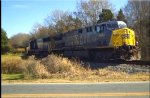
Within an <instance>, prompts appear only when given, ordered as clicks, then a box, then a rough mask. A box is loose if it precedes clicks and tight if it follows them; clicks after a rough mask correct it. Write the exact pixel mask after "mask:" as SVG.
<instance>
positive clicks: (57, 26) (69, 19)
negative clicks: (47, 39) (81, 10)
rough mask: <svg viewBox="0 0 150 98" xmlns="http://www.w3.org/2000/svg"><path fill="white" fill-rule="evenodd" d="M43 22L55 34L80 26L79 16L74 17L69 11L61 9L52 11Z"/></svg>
mask: <svg viewBox="0 0 150 98" xmlns="http://www.w3.org/2000/svg"><path fill="white" fill-rule="evenodd" d="M45 22H46V24H47V26H48V27H49V28H51V29H53V31H54V32H55V33H56V34H58V33H64V32H68V31H69V30H73V29H77V28H79V27H81V21H80V20H79V18H77V17H75V15H74V14H73V13H71V12H67V11H62V10H55V11H53V12H52V15H51V16H48V17H47V18H46V19H45Z"/></svg>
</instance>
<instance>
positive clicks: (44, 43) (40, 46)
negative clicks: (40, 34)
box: [27, 21, 140, 60]
mask: <svg viewBox="0 0 150 98" xmlns="http://www.w3.org/2000/svg"><path fill="white" fill-rule="evenodd" d="M27 52H28V54H49V53H51V52H56V53H61V54H63V55H64V56H68V57H71V56H73V57H81V58H91V59H99V60H101V59H124V60H139V59H140V52H139V48H138V46H137V45H136V40H135V32H134V31H133V30H131V29H129V28H128V27H127V25H126V23H124V22H123V21H108V22H103V23H100V24H96V25H92V26H88V27H84V28H79V29H77V30H72V31H68V32H66V33H62V34H60V35H57V36H55V37H46V38H41V39H35V40H32V41H30V43H29V48H28V51H27Z"/></svg>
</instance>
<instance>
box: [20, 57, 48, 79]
mask: <svg viewBox="0 0 150 98" xmlns="http://www.w3.org/2000/svg"><path fill="white" fill-rule="evenodd" d="M21 65H22V70H23V72H22V73H23V74H24V77H25V78H42V79H43V78H47V77H48V76H49V73H48V71H47V69H46V67H45V66H44V65H43V64H41V63H40V61H38V60H35V59H34V57H33V56H32V57H30V58H29V59H28V60H26V61H24V62H22V64H21Z"/></svg>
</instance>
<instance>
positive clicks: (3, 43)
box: [1, 28, 9, 54]
mask: <svg viewBox="0 0 150 98" xmlns="http://www.w3.org/2000/svg"><path fill="white" fill-rule="evenodd" d="M8 51H9V47H8V38H7V33H6V31H4V30H3V29H2V28H1V54H4V53H6V52H8Z"/></svg>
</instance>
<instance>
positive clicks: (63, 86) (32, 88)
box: [1, 82, 150, 98]
mask: <svg viewBox="0 0 150 98" xmlns="http://www.w3.org/2000/svg"><path fill="white" fill-rule="evenodd" d="M149 85H150V83H149V82H128V83H119V82H118V83H48V84H44V83H40V84H33V83H32V84H2V91H1V93H2V98H6V97H7V98H8V97H9V98H10V97H13V98H33V97H34V98H43V97H44V98H45V97H47V98H58V97H59V98H62V97H63V98H70V97H71V98H149V96H150V94H149V91H150V88H149Z"/></svg>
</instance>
